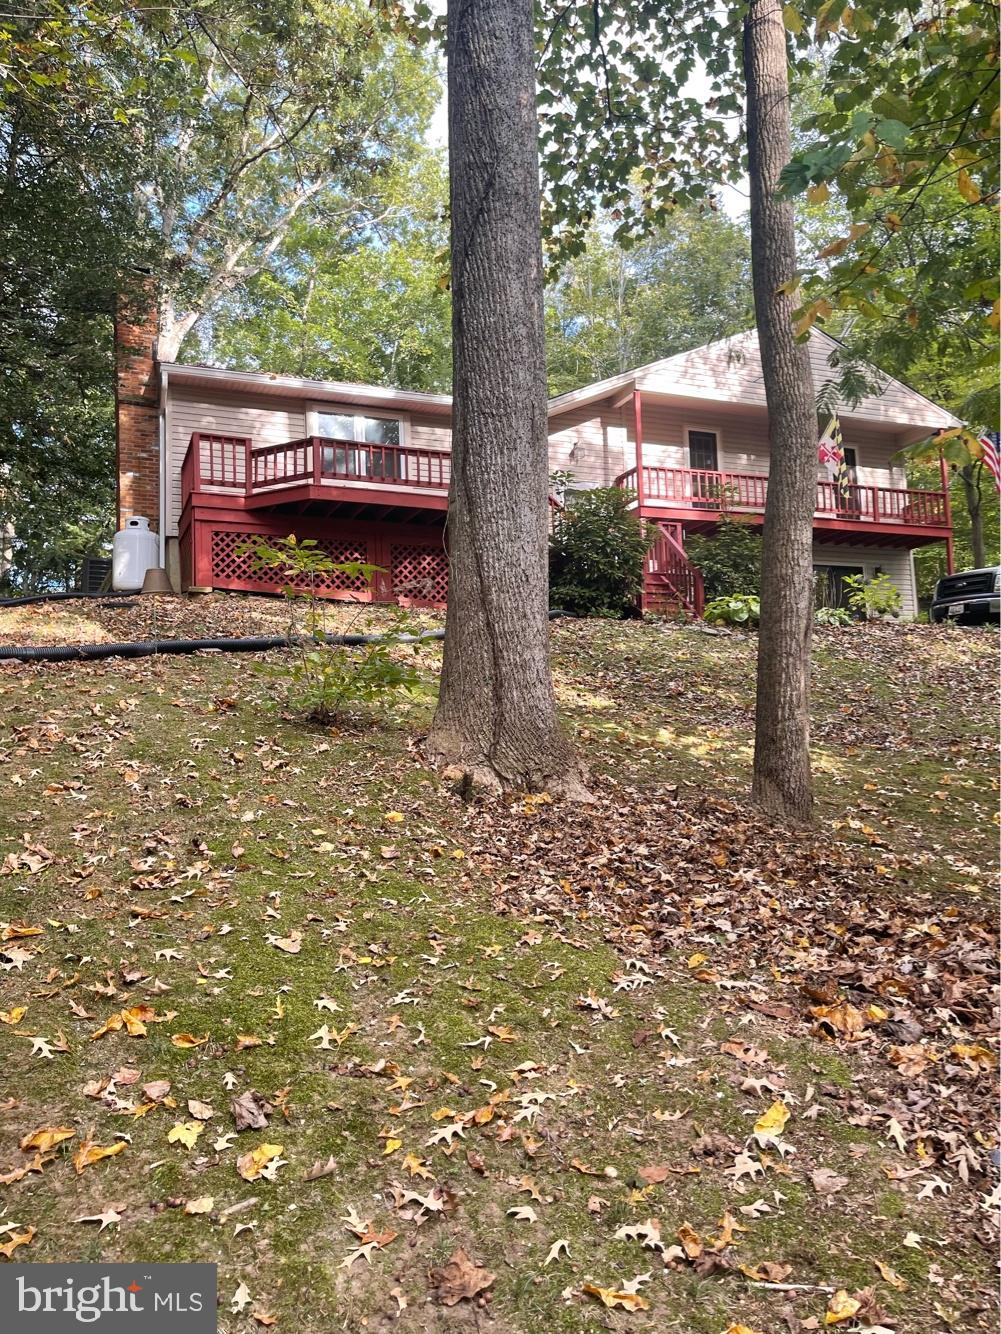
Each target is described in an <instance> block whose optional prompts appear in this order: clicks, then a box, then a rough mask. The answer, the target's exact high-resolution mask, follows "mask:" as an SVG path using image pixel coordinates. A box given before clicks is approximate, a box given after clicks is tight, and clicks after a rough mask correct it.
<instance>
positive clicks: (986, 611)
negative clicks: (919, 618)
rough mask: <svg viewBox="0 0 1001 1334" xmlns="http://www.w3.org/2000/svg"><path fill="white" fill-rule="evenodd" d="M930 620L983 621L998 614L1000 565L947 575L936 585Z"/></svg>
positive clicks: (1000, 603)
mask: <svg viewBox="0 0 1001 1334" xmlns="http://www.w3.org/2000/svg"><path fill="white" fill-rule="evenodd" d="M929 616H930V618H931V620H932V621H935V622H938V621H944V620H950V621H952V620H960V619H962V620H964V621H986V620H989V619H991V618H992V617H993V618H994V619H995V620H997V619H998V618H999V616H1001V567H999V566H997V565H992V566H990V567H989V568H988V569H986V570H964V571H963V572H962V573H961V574H948V575H946V577H945V578H944V579H940V580H939V581H938V583H937V584H936V585H935V596H934V597H933V598H932V603H931V610H930V611H929Z"/></svg>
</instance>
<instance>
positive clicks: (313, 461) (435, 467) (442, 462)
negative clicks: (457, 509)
mask: <svg viewBox="0 0 1001 1334" xmlns="http://www.w3.org/2000/svg"><path fill="white" fill-rule="evenodd" d="M451 462H452V460H451V455H450V454H448V453H446V452H444V451H443V450H436V449H418V448H414V447H412V446H410V445H371V444H366V443H359V442H357V441H354V440H334V439H327V438H326V437H325V436H318V435H313V436H308V437H307V438H306V439H305V440H290V441H289V442H288V443H287V444H283V445H264V446H261V447H259V448H256V449H255V448H254V442H253V440H251V439H250V438H249V437H248V436H237V435H218V434H214V433H211V432H207V431H196V432H195V433H194V434H193V435H192V437H191V441H190V443H189V444H188V449H187V453H186V454H185V456H184V462H183V463H182V465H181V498H182V500H187V498H188V497H189V496H191V495H193V494H194V493H195V492H197V491H201V490H206V489H210V490H214V491H239V492H242V493H243V494H245V495H248V496H252V495H260V494H262V493H271V492H273V491H277V490H280V489H281V488H283V487H289V486H295V485H300V484H302V483H312V484H315V485H316V486H324V485H335V484H336V483H338V482H350V483H362V484H368V485H371V486H378V487H381V488H383V489H386V488H389V489H391V490H395V489H397V488H398V487H399V488H406V489H410V488H420V489H423V490H429V491H447V490H448V484H449V480H450V478H451Z"/></svg>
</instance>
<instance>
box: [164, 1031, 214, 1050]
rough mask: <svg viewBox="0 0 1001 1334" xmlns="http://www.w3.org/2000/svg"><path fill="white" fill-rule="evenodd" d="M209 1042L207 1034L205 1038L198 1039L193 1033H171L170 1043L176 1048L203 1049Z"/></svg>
mask: <svg viewBox="0 0 1001 1334" xmlns="http://www.w3.org/2000/svg"><path fill="white" fill-rule="evenodd" d="M208 1040H209V1035H208V1034H207V1033H206V1034H205V1036H204V1037H203V1038H196V1037H195V1035H194V1034H193V1033H171V1035H170V1041H171V1042H172V1044H173V1045H174V1046H175V1047H203V1046H204V1045H205V1043H206V1042H208Z"/></svg>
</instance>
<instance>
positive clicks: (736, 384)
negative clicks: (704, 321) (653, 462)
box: [549, 329, 960, 431]
mask: <svg viewBox="0 0 1001 1334" xmlns="http://www.w3.org/2000/svg"><path fill="white" fill-rule="evenodd" d="M842 347H843V345H842V344H841V343H839V342H838V341H837V339H835V338H832V337H831V336H830V334H826V333H824V332H823V331H822V330H820V329H811V331H810V338H809V351H810V367H811V370H812V372H813V384H814V391H815V392H816V393H819V392H820V391H821V390H822V389H823V387H824V385H825V384H830V383H831V382H836V381H837V379H838V370H837V367H836V366H832V365H831V359H832V357H833V356H836V355H837V354H838V353H839V352H840V351H841V350H842ZM868 370H869V371H870V373H871V377H872V379H873V380H874V381H875V382H876V384H877V385H878V388H877V389H876V391H875V392H874V393H872V394H867V395H865V396H864V397H863V398H862V399H860V401H859V402H858V403H857V404H854V405H852V406H850V407H849V406H846V407H845V408H844V409H843V411H842V415H843V416H845V417H854V418H861V419H864V420H869V421H875V422H884V423H886V424H888V425H893V426H898V427H906V426H911V427H921V428H924V429H926V430H928V431H932V430H942V429H946V428H948V427H950V426H958V425H959V424H960V423H959V420H958V418H956V417H954V416H953V415H952V413H950V412H947V411H946V410H945V408H940V407H939V406H938V404H936V403H932V402H931V400H930V399H927V398H925V396H924V395H923V394H919V393H918V392H917V390H915V389H911V388H910V387H909V386H908V385H905V384H903V383H902V382H901V381H900V380H895V379H894V378H893V376H891V375H886V374H885V373H884V372H882V371H880V370H879V369H878V368H877V367H875V366H870V367H868ZM631 388H636V389H640V390H642V391H643V392H644V393H648V394H657V395H661V396H664V397H676V398H691V399H698V400H700V401H708V402H716V403H741V404H746V405H750V406H760V407H765V406H766V401H765V385H764V377H763V374H762V368H761V350H760V348H759V346H758V333H757V330H756V329H748V330H747V331H746V332H745V333H741V334H735V335H734V336H733V337H731V338H723V339H720V340H719V341H718V342H715V343H707V344H706V345H705V346H703V347H696V348H692V349H691V351H689V352H679V353H677V354H676V355H675V356H673V357H664V358H662V359H661V360H660V361H653V362H650V363H649V364H648V365H646V366H639V367H637V369H636V370H634V371H626V372H624V373H623V374H621V375H613V376H610V377H609V378H608V379H606V380H598V381H596V382H595V383H594V384H590V385H585V386H584V387H583V388H582V389H574V390H571V391H570V392H569V393H566V394H560V395H558V397H556V398H554V399H552V400H550V404H549V411H550V415H551V416H552V415H555V416H558V415H559V414H560V413H562V412H567V411H570V410H571V409H573V408H576V407H580V406H582V405H584V404H587V403H592V402H599V401H600V400H602V399H605V398H609V397H611V396H613V395H614V396H619V395H621V394H622V393H623V392H624V391H627V390H629V389H631Z"/></svg>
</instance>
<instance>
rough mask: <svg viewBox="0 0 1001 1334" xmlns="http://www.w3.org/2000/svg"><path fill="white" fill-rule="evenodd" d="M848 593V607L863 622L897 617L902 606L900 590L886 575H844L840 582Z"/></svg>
mask: <svg viewBox="0 0 1001 1334" xmlns="http://www.w3.org/2000/svg"><path fill="white" fill-rule="evenodd" d="M842 582H843V584H844V586H845V588H847V589H848V590H849V592H848V605H849V607H851V609H852V611H854V612H855V613H856V614H857V615H859V616H861V617H862V619H863V620H866V621H867V620H869V619H870V618H871V617H873V616H899V615H900V610H901V607H902V605H903V600H902V598H901V596H900V589H899V588H898V587H897V586H896V584H895V583H894V582H893V581H892V580H891V578H890V576H889V575H888V574H882V573H880V574H874V575H873V577H872V578H871V579H866V578H865V576H864V575H861V574H846V575H845V577H844V579H843V580H842Z"/></svg>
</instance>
